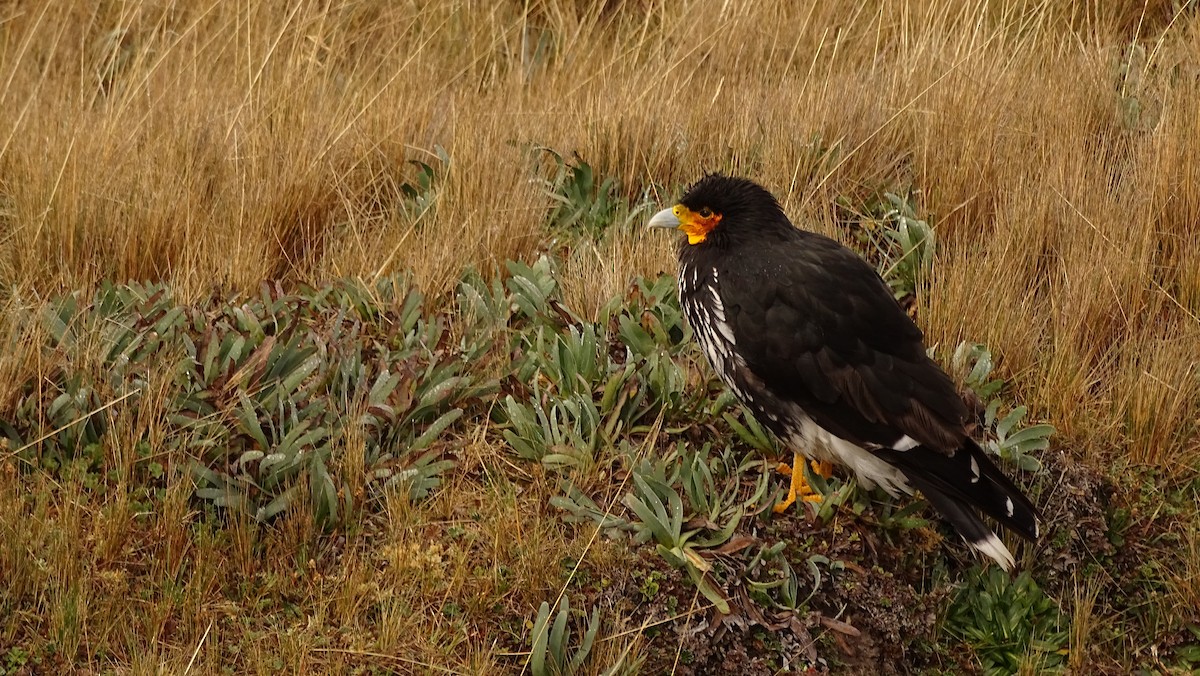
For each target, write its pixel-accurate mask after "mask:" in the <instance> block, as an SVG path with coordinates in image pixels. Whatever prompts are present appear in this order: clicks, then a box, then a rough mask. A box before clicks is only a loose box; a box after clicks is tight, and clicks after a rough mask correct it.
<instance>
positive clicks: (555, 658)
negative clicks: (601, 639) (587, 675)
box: [529, 596, 600, 676]
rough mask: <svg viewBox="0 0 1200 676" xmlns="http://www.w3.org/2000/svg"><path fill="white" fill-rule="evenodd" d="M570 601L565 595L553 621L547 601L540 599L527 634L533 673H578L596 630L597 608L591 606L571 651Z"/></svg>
mask: <svg viewBox="0 0 1200 676" xmlns="http://www.w3.org/2000/svg"><path fill="white" fill-rule="evenodd" d="M570 619H571V604H570V602H569V601H568V600H567V597H566V596H563V597H562V601H560V602H559V604H558V612H557V613H555V614H554V618H553V623H552V622H551V617H550V604H549V603H547V602H545V601H543V602H542V605H541V606H540V607H539V608H538V614H537V618H536V619H535V620H534V622H533V632H532V633H531V634H530V655H529V671H530V673H532V674H533V676H559V675H564V674H574V673H577V672H579V670H580V669H581V668H582V667H583V665H584V663H585V662H586V661H587V658H588V655H589V654H590V653H591V651H592V644H593V643H594V642H595V640H596V632H597V631H599V630H600V609H599V608H594V609H593V610H592V614H591V616H589V617H588V621H587V628H586V629H585V630H584V633H583V639H582V640H581V641H580V643H579V645H578V646H577V647H576V648H575V650H574V652H572V651H571V629H570V627H569V626H568V624H569V622H570Z"/></svg>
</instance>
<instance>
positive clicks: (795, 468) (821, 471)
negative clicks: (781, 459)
mask: <svg viewBox="0 0 1200 676" xmlns="http://www.w3.org/2000/svg"><path fill="white" fill-rule="evenodd" d="M778 469H779V471H780V472H781V473H783V474H790V475H791V477H792V482H791V486H790V487H789V488H788V494H787V497H786V498H784V499H783V502H781V503H779V504H777V505H775V507H774V511H775V513H776V514H782V513H783V512H785V511H787V508H788V507H791V506H792V504H793V503H795V502H796V498H799V499H801V500H803V501H804V502H820V501H821V494H820V493H818V492H816V491H814V490H813V488H812V486H809V485H808V481H806V480H805V478H804V456H802V455H800V454H799V453H794V454H792V466H791V467H789V466H788V465H787V464H786V463H779V468H778ZM812 469H813V473H814V474H817V475H819V476H821V477H822V478H824V479H828V478H829V477H831V476H833V465H832V464H831V463H828V462H817V461H816V460H813V461H812Z"/></svg>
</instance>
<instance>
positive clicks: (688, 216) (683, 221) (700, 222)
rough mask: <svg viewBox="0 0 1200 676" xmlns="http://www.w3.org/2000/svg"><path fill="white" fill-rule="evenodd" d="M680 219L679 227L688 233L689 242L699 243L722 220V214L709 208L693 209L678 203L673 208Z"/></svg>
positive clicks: (676, 216)
mask: <svg viewBox="0 0 1200 676" xmlns="http://www.w3.org/2000/svg"><path fill="white" fill-rule="evenodd" d="M671 211H672V212H673V213H674V214H675V218H678V219H679V229H680V230H682V231H683V232H684V234H686V235H687V238H688V244H699V243H701V242H703V241H704V240H705V238H706V237H708V233H710V232H712V229H713V228H715V227H717V224H718V223H720V222H721V214H714V213H713V212H711V211H709V210H708V209H707V208H704V209H701V210H700V211H692V210H691V209H688V208H687V207H685V206H683V205H682V204H676V205H675V208H674V209H672V210H671Z"/></svg>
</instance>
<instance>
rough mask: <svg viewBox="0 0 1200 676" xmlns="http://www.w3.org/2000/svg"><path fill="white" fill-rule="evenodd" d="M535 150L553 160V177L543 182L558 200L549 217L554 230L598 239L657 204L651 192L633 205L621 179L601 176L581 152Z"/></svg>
mask: <svg viewBox="0 0 1200 676" xmlns="http://www.w3.org/2000/svg"><path fill="white" fill-rule="evenodd" d="M534 150H535V152H540V153H541V155H542V156H543V157H548V158H550V160H551V166H552V169H551V172H550V173H551V177H550V178H548V179H542V183H543V187H544V190H545V193H546V195H547V196H549V197H550V199H552V200H553V201H554V207H553V208H552V209H551V211H550V215H549V217H548V223H549V227H550V229H551V230H553V231H556V232H561V233H569V234H574V235H583V236H586V237H589V238H593V239H594V238H597V237H599V236H600V235H601V234H603V233H604V232H605V231H606V230H608V229H609V228H611V227H613V226H614V225H617V226H618V227H621V228H623V229H628V228H629V226H630V225H631V224H632V223H634V222H635V221H637V219H638V218H639V217H640V216H642V215H643V214H645V213H646V212H647V211H648V210H649V209H650V208H651V207H652V206H653V203H652V201H651V200H650V199H649V194H648V193H647V194H645V195H643V196H642V199H641V200H639V202H638V203H637V204H636V205H633V206H631V205H629V204H628V203H627V202H626V201H625V200H624V199H623V198H622V197H621V196H620V192H621V184H620V181H618V180H617V179H616V178H615V177H612V176H608V177H605V178H603V179H599V178H598V177H597V176H596V172H595V170H594V169H593V168H592V166H591V165H590V164H588V163H587V162H585V161H584V160H583V158H581V157H579V155H574V156H573V157H571V158H570V159H567V158H564V157H563V156H562V155H561V154H560V153H558V152H555V151H554V150H551V149H549V148H545V147H540V146H538V147H535V148H534Z"/></svg>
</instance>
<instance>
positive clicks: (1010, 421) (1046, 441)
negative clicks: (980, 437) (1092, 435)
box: [951, 342, 1055, 472]
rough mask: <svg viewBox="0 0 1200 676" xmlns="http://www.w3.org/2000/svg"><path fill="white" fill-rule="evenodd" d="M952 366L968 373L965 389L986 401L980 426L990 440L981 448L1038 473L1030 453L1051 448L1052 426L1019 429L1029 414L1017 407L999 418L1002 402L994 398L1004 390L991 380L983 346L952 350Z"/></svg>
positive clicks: (991, 364)
mask: <svg viewBox="0 0 1200 676" xmlns="http://www.w3.org/2000/svg"><path fill="white" fill-rule="evenodd" d="M951 364H952V365H953V367H954V368H955V370H957V371H960V372H964V371H965V372H967V376H966V378H965V380H964V382H965V384H966V385H967V387H970V388H971V389H972V390H973V391H974V392H975V394H976V395H977V396H978V397H979V398H980V399H981V400H983V401H987V402H988V404H987V408H986V409H984V414H983V424H984V429H985V430H987V431H988V432H990V433H991V438H989V439H987V441H985V442H984V444H983V447H984V448H985V449H987V450H988V451H991V452H992V453H994V454H996V455H998V456H1000V457H1001V458H1004V459H1005V460H1008V461H1010V462H1012V463H1014V464H1016V465H1017V466H1018V467H1020V468H1021V469H1023V470H1026V471H1030V472H1037V471H1040V470H1041V468H1042V463H1041V461H1040V460H1038V459H1037V457H1036V456H1034V455H1032V454H1033V453H1034V452H1036V451H1044V450H1046V449H1047V448H1049V447H1050V437H1051V435H1053V434H1054V431H1055V430H1054V426H1053V425H1047V424H1044V423H1043V424H1037V425H1030V426H1028V427H1022V426H1021V423H1022V422H1023V421H1024V420H1025V416H1026V415H1027V414H1028V410H1027V409H1026V408H1025V407H1024V406H1017V407H1015V408H1013V409H1011V410H1009V411H1008V413H1006V414H1005V415H1004V416H1003V417H1001V416H1000V410H1001V408H1002V407H1003V406H1004V403H1003V402H1002V401H1001V399H1000V398H998V397H996V395H997V394H998V393H999V392H1000V390H1001V389H1003V387H1004V381H1003V380H1001V379H998V378H992V377H991V374H992V369H993V367H994V365H995V364H994V361H993V360H992V353H991V352H990V351H988V349H987V348H986V347H985V346H983V345H980V344H978V343H967V342H963V343H960V344H959V346H958V347H957V348H956V349H955V350H954V356H953V357H952V358H951Z"/></svg>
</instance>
